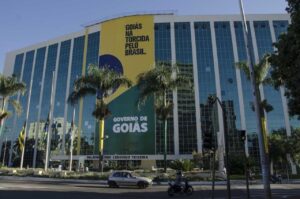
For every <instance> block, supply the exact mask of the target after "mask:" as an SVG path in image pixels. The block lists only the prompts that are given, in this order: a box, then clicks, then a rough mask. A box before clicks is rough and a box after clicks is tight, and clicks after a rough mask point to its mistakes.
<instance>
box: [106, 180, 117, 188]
mask: <svg viewBox="0 0 300 199" xmlns="http://www.w3.org/2000/svg"><path fill="white" fill-rule="evenodd" d="M108 186H109V187H110V188H114V187H118V185H117V183H116V182H115V181H108Z"/></svg>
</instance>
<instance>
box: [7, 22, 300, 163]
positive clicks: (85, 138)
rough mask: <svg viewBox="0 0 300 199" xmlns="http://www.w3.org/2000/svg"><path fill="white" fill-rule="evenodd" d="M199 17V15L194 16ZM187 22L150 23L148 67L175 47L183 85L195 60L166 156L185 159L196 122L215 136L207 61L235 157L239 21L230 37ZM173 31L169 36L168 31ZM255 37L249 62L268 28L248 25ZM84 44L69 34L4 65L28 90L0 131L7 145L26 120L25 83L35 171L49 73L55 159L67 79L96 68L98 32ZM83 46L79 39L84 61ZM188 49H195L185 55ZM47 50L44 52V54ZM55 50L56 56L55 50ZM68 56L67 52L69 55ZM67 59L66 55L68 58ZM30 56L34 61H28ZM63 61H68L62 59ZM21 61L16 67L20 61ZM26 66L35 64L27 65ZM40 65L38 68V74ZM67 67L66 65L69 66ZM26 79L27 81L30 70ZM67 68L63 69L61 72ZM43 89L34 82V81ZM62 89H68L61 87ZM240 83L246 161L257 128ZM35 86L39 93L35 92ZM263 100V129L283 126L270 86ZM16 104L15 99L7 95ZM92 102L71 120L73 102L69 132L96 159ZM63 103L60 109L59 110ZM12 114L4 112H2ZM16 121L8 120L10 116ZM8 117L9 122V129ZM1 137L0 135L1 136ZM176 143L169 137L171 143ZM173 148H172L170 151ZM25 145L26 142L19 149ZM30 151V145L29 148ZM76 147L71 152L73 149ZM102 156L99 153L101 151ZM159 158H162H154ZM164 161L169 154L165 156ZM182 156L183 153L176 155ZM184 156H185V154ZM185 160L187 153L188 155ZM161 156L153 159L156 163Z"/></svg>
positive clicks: (277, 28) (265, 44) (160, 135)
mask: <svg viewBox="0 0 300 199" xmlns="http://www.w3.org/2000/svg"><path fill="white" fill-rule="evenodd" d="M200 19H201V18H200ZM191 21H193V23H190V21H189V20H187V21H186V22H179V21H178V22H177V21H175V22H174V29H172V28H171V27H172V26H171V24H170V22H169V21H166V22H159V23H155V24H154V30H155V31H154V33H155V35H154V36H155V42H154V53H155V61H156V62H164V63H166V64H171V63H172V55H171V54H172V53H171V51H172V47H175V55H176V63H177V65H178V68H179V71H180V72H181V73H182V74H184V75H186V76H188V77H189V79H190V80H191V82H194V74H193V73H194V67H193V57H192V55H193V53H194V54H195V55H196V60H197V63H196V64H197V65H196V67H195V68H197V73H198V74H197V75H198V79H197V80H196V81H195V82H197V83H198V87H195V86H193V87H192V88H186V89H179V90H178V91H177V97H178V107H177V108H178V132H179V137H178V140H179V143H174V139H175V138H174V131H175V130H176V129H174V128H175V127H177V124H176V125H175V124H174V122H173V119H174V115H172V117H170V118H169V119H168V132H167V141H168V143H167V152H168V154H170V155H173V154H175V149H176V148H177V147H178V149H179V155H191V154H192V153H193V152H194V151H197V143H199V142H200V141H198V140H197V129H196V124H197V122H200V124H201V131H202V134H203V132H210V133H212V134H215V136H216V133H217V132H219V121H218V114H222V113H221V112H220V113H218V109H217V107H216V105H210V104H208V96H210V95H216V88H217V87H218V86H219V85H216V79H215V77H216V74H215V72H216V71H215V67H216V66H214V63H215V61H216V60H217V61H218V63H219V65H218V66H217V67H219V76H220V88H221V100H222V102H223V107H224V109H225V110H226V117H225V118H224V119H225V122H226V124H227V127H228V128H227V132H228V135H229V145H230V151H231V152H241V150H242V148H243V145H242V143H241V141H240V136H239V131H238V130H240V129H241V116H240V110H239V108H240V106H239V97H238V86H237V83H238V82H237V78H236V68H235V59H234V54H233V50H234V48H237V52H238V61H244V60H245V59H246V50H245V44H244V35H243V30H242V23H241V22H240V21H234V19H233V20H232V21H233V25H234V29H233V30H234V32H231V30H232V29H231V27H230V22H229V20H228V21H213V19H212V20H209V21H201V20H195V19H193V20H191ZM210 24H213V25H214V28H215V35H214V36H215V38H216V52H217V53H216V56H215V57H214V56H213V43H214V42H213V41H212V39H213V38H214V37H213V36H212V35H211V34H212V32H211V28H212V27H211V26H210ZM191 25H192V26H194V31H195V42H196V43H195V47H196V48H195V49H192V43H191V42H192V40H191V27H190V26H191ZM287 26H288V21H287V20H277V21H273V27H271V28H274V32H275V36H276V38H278V37H279V35H280V34H281V33H282V32H285V31H286V29H287ZM172 31H174V32H172ZM253 31H254V32H255V37H256V41H254V42H256V45H257V49H253V46H252V45H251V49H252V51H251V54H252V59H253V55H254V51H257V52H258V55H259V58H262V56H263V55H264V54H265V53H267V52H273V46H272V39H271V31H270V25H269V21H255V20H254V30H253ZM173 33H174V35H175V38H174V39H175V42H174V43H172V40H171V35H173ZM233 33H234V34H235V37H236V40H235V41H233V37H232V34H233ZM87 36H88V37H87V38H86V39H85V36H84V35H78V34H76V37H74V38H70V37H69V39H68V40H62V41H57V40H55V41H54V42H55V43H51V44H49V46H47V47H45V46H44V45H41V46H39V47H38V48H37V49H35V50H32V49H30V50H25V51H24V52H23V53H21V54H20V52H19V51H18V53H17V54H16V56H15V62H14V65H13V66H12V67H14V68H13V74H14V75H16V77H17V78H20V76H21V71H22V67H24V74H23V77H22V79H21V81H24V82H25V83H26V85H27V87H28V89H27V92H26V94H25V95H24V96H21V97H20V103H21V105H22V107H23V113H22V114H21V116H19V117H15V116H14V117H11V118H9V119H7V121H6V124H5V129H4V132H10V135H11V138H10V139H11V140H12V141H13V142H15V141H16V140H17V138H18V135H19V133H20V131H21V129H22V126H23V124H24V122H25V119H26V109H27V102H28V91H29V85H30V81H31V79H32V81H33V87H32V94H31V95H32V96H31V102H30V107H29V110H30V111H29V119H28V125H27V126H28V128H27V130H29V131H27V132H28V137H29V138H33V137H34V134H35V133H34V129H35V128H36V125H37V124H39V126H40V128H39V129H37V130H38V132H39V142H38V151H39V154H41V156H40V157H38V159H40V162H39V163H38V164H37V165H38V167H42V166H43V164H44V163H43V160H44V157H43V156H44V154H45V149H46V137H47V134H46V133H45V132H44V127H45V122H46V120H47V118H48V115H49V112H50V98H51V86H52V73H53V71H56V70H57V82H56V91H55V100H54V112H53V116H54V123H55V124H56V129H55V132H54V134H53V135H52V145H51V151H52V153H51V156H56V157H58V155H66V156H60V157H63V158H65V159H67V158H68V155H69V154H70V138H71V134H70V124H71V122H72V116H73V107H72V106H71V105H69V104H65V99H66V97H67V96H68V95H69V94H70V93H71V92H72V90H73V82H74V80H75V79H76V78H77V77H79V76H81V75H82V71H83V67H85V69H86V71H87V69H88V65H89V64H98V57H99V45H100V32H99V31H96V32H91V33H89V34H88V35H87ZM72 40H73V49H71V46H72V45H71V43H72V42H71V41H72ZM85 41H87V45H86V47H87V49H86V57H84V52H85V49H84V48H85ZM235 42H236V46H233V44H235ZM193 50H195V52H193ZM46 52H47V53H46ZM58 52H59V53H58ZM71 52H72V54H71ZM71 55H72V57H70V56H71ZM34 58H35V60H34ZM84 59H86V65H85V66H83V65H82V64H83V63H84ZM70 60H71V63H69V61H70ZM23 62H24V63H23ZM33 63H35V65H34V66H33ZM44 63H45V64H46V65H45V69H44ZM69 66H70V67H69ZM33 67H34V71H33V77H31V74H32V69H33ZM69 69H70V70H71V71H68V70H69ZM43 70H45V79H44V80H42V76H43ZM68 73H70V82H67V77H68ZM43 82H44V84H43V85H42V83H43ZM68 84H69V85H68ZM67 85H68V86H69V88H70V89H69V93H67V92H66V91H67V87H68V86H67ZM241 86H242V92H243V100H244V107H243V108H244V111H245V123H246V130H247V133H248V144H249V153H250V155H251V156H254V157H258V144H257V135H256V132H257V129H256V120H255V114H254V112H253V110H252V100H253V99H252V94H251V85H250V82H249V80H247V78H246V76H245V74H244V73H243V71H241ZM42 87H43V92H42V93H41V91H42V89H41V88H42ZM196 88H198V89H199V90H198V91H199V102H197V103H196V102H195V92H194V89H196ZM263 90H264V96H265V98H266V99H267V100H268V102H269V103H270V104H271V105H272V106H273V108H274V110H273V111H271V112H269V113H268V114H267V119H268V128H269V132H270V133H271V132H272V131H275V130H279V129H285V123H284V114H283V113H284V112H283V106H282V100H281V96H280V93H279V92H278V91H276V90H274V89H273V88H272V87H270V86H264V89H263ZM40 96H41V98H42V106H41V107H39V106H38V103H39V99H40ZM14 99H17V97H14ZM168 100H170V101H171V100H173V93H172V92H169V93H168ZM95 101H96V99H95V97H91V96H89V97H85V98H84V100H83V109H82V115H81V116H79V105H75V110H76V117H75V129H76V128H77V127H78V125H79V123H80V121H79V118H82V121H81V123H82V125H81V129H80V130H78V131H77V133H76V136H77V139H75V140H74V155H98V136H99V135H98V132H96V129H97V127H96V126H97V121H96V119H95V118H94V117H93V116H92V111H93V109H94V107H95ZM66 106H67V107H66ZM196 106H198V107H199V108H200V121H196ZM39 108H40V111H41V117H40V118H38V111H39ZM65 108H67V116H66V118H64V114H65V112H64V111H65ZM8 109H10V110H11V109H12V107H10V106H9V107H8ZM15 118H16V119H15ZM14 120H15V121H16V124H14ZM64 122H65V127H66V128H65V132H62V131H63V125H64ZM290 124H291V126H292V127H293V128H295V127H299V121H298V120H296V119H294V118H290ZM155 125H156V127H155V128H156V140H155V141H156V142H155V143H156V153H155V154H156V155H161V154H163V152H164V132H163V125H162V123H161V121H159V120H156V123H155ZM64 134H65V147H64V148H65V151H62V150H61V149H63V147H62V138H63V137H62V136H64ZM2 137H3V136H2ZM175 140H176V139H175ZM177 144H178V146H177ZM26 147H27V145H26ZM30 147H31V148H30ZM77 149H79V150H77ZM11 151H13V152H12V162H13V165H15V166H19V165H18V164H19V163H18V161H19V157H20V154H19V153H18V152H17V151H16V150H15V149H14V150H11ZM26 151H27V152H26V153H27V154H26V155H25V164H24V166H26V165H29V166H30V165H31V163H32V156H33V154H32V151H33V145H32V144H31V145H29V147H27V149H26ZM104 153H105V148H104ZM159 157H162V156H159ZM168 157H171V156H168ZM182 157H183V156H182ZM185 157H187V156H185ZM189 157H190V156H189ZM160 159H161V158H160Z"/></svg>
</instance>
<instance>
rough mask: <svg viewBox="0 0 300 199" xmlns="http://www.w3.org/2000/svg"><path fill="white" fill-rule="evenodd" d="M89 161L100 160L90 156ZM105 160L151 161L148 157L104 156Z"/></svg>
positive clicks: (97, 157) (96, 156) (95, 156)
mask: <svg viewBox="0 0 300 199" xmlns="http://www.w3.org/2000/svg"><path fill="white" fill-rule="evenodd" d="M87 159H88V160H99V156H98V155H88V156H87ZM103 159H104V160H149V159H150V158H149V156H148V155H104V158H103Z"/></svg>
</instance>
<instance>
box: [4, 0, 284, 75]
mask: <svg viewBox="0 0 300 199" xmlns="http://www.w3.org/2000/svg"><path fill="white" fill-rule="evenodd" d="M244 6H245V11H246V13H251V14H254V13H285V7H286V6H287V3H286V1H285V0H244ZM157 10H158V11H161V10H176V11H177V15H209V14H210V15H213V14H218V15H220V14H239V6H238V0H0V25H1V31H0V71H2V70H3V66H4V59H5V53H6V52H9V51H12V50H16V49H19V48H23V47H26V46H29V45H32V44H35V43H38V42H42V41H45V40H49V39H52V38H55V37H58V36H61V35H64V34H68V33H71V32H76V31H79V30H81V29H82V26H81V25H82V24H86V23H88V22H91V21H94V20H97V19H101V18H105V17H110V16H114V15H120V14H122V13H127V12H141V11H157Z"/></svg>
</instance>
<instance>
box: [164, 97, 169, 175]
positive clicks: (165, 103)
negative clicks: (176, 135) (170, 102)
mask: <svg viewBox="0 0 300 199" xmlns="http://www.w3.org/2000/svg"><path fill="white" fill-rule="evenodd" d="M163 100H164V107H166V105H167V99H166V92H164V96H163ZM167 125H168V120H167V117H166V118H164V172H165V173H166V172H167V127H168V126H167Z"/></svg>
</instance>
